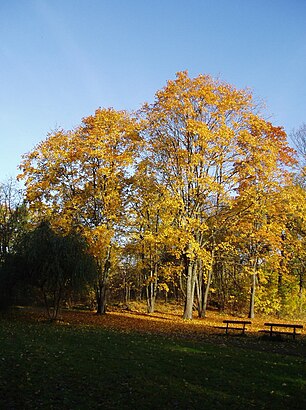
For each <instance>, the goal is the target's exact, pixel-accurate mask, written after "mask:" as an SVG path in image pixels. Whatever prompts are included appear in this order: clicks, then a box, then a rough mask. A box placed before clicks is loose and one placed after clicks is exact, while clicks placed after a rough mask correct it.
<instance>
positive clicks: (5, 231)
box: [0, 179, 27, 263]
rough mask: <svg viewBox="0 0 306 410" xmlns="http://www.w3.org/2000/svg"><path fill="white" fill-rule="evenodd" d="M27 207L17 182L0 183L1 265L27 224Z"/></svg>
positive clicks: (11, 180) (10, 180)
mask: <svg viewBox="0 0 306 410" xmlns="http://www.w3.org/2000/svg"><path fill="white" fill-rule="evenodd" d="M26 213H27V211H26V207H25V205H24V203H23V196H22V192H21V190H20V189H18V187H17V184H16V181H14V180H13V179H9V180H8V181H6V182H2V183H0V263H3V262H4V260H5V258H6V256H7V255H8V254H9V253H11V252H12V250H13V247H14V243H15V242H16V240H17V238H18V235H20V234H21V232H22V231H23V229H24V226H25V222H26Z"/></svg>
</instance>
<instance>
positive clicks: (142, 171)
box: [0, 72, 306, 319]
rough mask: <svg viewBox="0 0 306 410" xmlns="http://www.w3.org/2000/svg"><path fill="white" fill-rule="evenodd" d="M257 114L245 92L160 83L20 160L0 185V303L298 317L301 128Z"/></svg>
mask: <svg viewBox="0 0 306 410" xmlns="http://www.w3.org/2000/svg"><path fill="white" fill-rule="evenodd" d="M292 140H293V142H294V143H295V148H296V151H295V150H294V149H292V148H291V147H289V145H288V142H287V137H286V134H285V132H284V130H283V128H282V127H279V126H275V125H273V124H272V123H270V122H269V121H268V120H266V119H265V117H264V116H263V114H262V113H261V109H260V107H259V106H258V103H257V102H256V101H254V99H253V98H252V94H251V93H250V92H249V91H248V90H238V89H235V88H234V87H233V86H231V85H229V84H227V83H224V82H222V81H220V80H216V79H214V78H212V77H210V76H208V75H199V76H198V77H196V78H190V77H189V75H188V73H187V72H179V73H177V76H176V78H175V79H174V80H171V81H168V83H167V84H166V86H165V87H164V88H163V89H161V90H159V91H158V92H157V93H156V95H155V100H154V102H153V103H152V104H144V105H143V107H142V109H141V110H140V111H138V112H137V113H128V112H126V111H117V110H114V109H112V108H108V109H104V108H99V109H97V110H96V112H95V114H94V115H92V116H89V117H86V118H83V119H82V122H81V124H80V125H79V126H77V127H76V128H75V129H73V130H68V131H66V130H63V129H57V130H55V131H54V132H52V133H50V134H49V135H48V136H47V138H46V139H45V140H44V141H42V142H41V143H40V144H38V145H37V146H36V147H35V148H34V149H33V150H32V151H31V152H29V153H27V154H25V155H24V157H23V160H22V163H21V165H20V169H21V173H20V175H19V179H20V180H21V181H23V183H24V186H25V188H24V190H22V191H19V190H18V189H17V185H16V183H15V182H14V181H12V180H11V181H8V182H3V183H2V184H1V186H0V230H1V232H0V251H1V252H0V269H1V270H0V275H1V282H0V293H1V295H0V303H1V305H2V307H7V306H9V305H10V304H16V303H18V304H29V303H30V304H34V303H38V304H40V303H43V304H44V305H45V307H46V309H47V312H48V314H49V316H50V317H51V318H56V316H57V314H58V311H59V308H60V307H61V306H74V305H80V304H82V305H83V306H88V307H91V308H95V309H97V313H99V314H103V313H105V312H106V307H107V304H113V303H124V304H125V305H127V306H128V304H129V302H130V301H131V300H145V301H146V303H147V310H148V312H149V313H152V312H153V311H154V306H155V301H156V298H159V299H160V300H164V302H165V303H167V301H169V300H173V299H174V300H176V301H178V302H180V303H182V306H183V311H182V314H183V317H184V318H185V319H192V317H193V314H195V312H196V313H197V315H198V316H199V317H205V314H206V310H207V308H209V307H211V308H214V309H219V310H228V311H231V312H238V313H241V314H247V315H248V316H249V317H250V318H253V317H254V315H255V313H256V312H258V313H265V314H277V315H280V316H282V315H294V316H295V317H302V316H303V314H304V315H305V309H306V295H305V279H306V277H305V251H306V237H305V233H306V221H305V204H306V201H305V199H306V192H305V172H304V171H305V170H304V165H305V163H304V161H305V158H306V126H305V125H302V126H301V127H300V128H299V129H298V130H297V131H294V132H293V134H292Z"/></svg>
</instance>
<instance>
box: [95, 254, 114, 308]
mask: <svg viewBox="0 0 306 410" xmlns="http://www.w3.org/2000/svg"><path fill="white" fill-rule="evenodd" d="M110 255H111V246H109V248H108V251H107V255H106V259H105V262H104V266H103V270H102V272H101V277H100V278H99V281H98V285H97V288H96V299H97V315H104V314H105V313H106V294H107V285H108V277H109V272H110V267H111V263H110Z"/></svg>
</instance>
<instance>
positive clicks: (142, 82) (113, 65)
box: [0, 0, 306, 182]
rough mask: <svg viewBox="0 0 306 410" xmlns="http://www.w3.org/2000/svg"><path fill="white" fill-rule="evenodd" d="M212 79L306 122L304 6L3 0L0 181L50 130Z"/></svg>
mask: <svg viewBox="0 0 306 410" xmlns="http://www.w3.org/2000/svg"><path fill="white" fill-rule="evenodd" d="M181 70H188V71H189V74H190V75H191V76H197V75H198V74H200V73H202V74H206V73H207V74H211V75H212V76H214V77H219V78H221V79H222V80H224V81H226V82H229V83H231V84H233V85H234V86H236V87H238V88H245V87H248V88H250V89H251V90H252V91H253V92H254V94H255V96H257V97H258V98H260V99H262V100H263V101H265V103H266V106H267V113H268V115H270V116H271V118H270V119H271V121H272V122H273V123H274V124H275V125H282V126H284V127H285V130H286V131H287V132H288V133H290V131H291V130H292V129H293V128H297V127H299V126H300V125H301V124H302V123H303V122H306V0H0V86H1V87H0V124H1V129H0V182H3V181H5V180H6V179H7V178H8V177H10V176H12V177H14V176H15V175H17V173H18V171H17V167H18V164H19V163H20V160H21V156H22V154H24V153H26V152H29V151H30V150H32V149H33V147H34V146H35V145H36V144H37V143H38V142H40V141H41V140H43V139H45V138H46V136H47V133H48V132H49V131H51V130H52V129H55V128H56V127H63V128H64V129H71V128H73V127H75V126H76V125H78V124H79V123H80V122H81V119H82V118H83V117H85V116H88V115H90V114H93V113H94V111H95V109H97V108H98V107H114V108H116V109H126V110H136V109H138V108H139V107H140V106H141V104H142V103H143V102H145V101H148V102H153V100H154V94H155V92H156V91H157V90H158V89H160V88H162V87H163V86H164V85H165V84H166V81H167V80H169V79H172V78H175V73H176V72H177V71H181Z"/></svg>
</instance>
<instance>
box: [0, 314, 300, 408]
mask: <svg viewBox="0 0 306 410" xmlns="http://www.w3.org/2000/svg"><path fill="white" fill-rule="evenodd" d="M88 317H89V316H88ZM223 339H224V340H226V337H225V336H224V337H222V339H220V338H219V342H218V343H214V342H213V339H212V340H207V341H205V340H204V341H203V340H197V339H194V338H189V337H180V336H179V335H178V334H174V336H173V334H172V333H171V332H169V333H168V334H166V333H164V334H158V333H154V332H150V333H148V332H137V331H134V330H133V326H132V324H131V323H130V329H129V330H127V329H124V330H122V329H115V328H111V327H110V326H105V325H104V326H98V325H97V324H86V323H84V322H83V323H79V324H75V323H68V322H67V321H66V322H62V324H50V323H45V322H43V321H38V322H37V321H34V320H32V321H31V320H24V319H23V320H22V319H21V318H16V317H14V318H13V319H12V318H10V319H8V318H7V317H5V316H2V317H1V318H0V349H1V350H0V377H1V378H0V409H3V410H6V409H96V408H100V407H101V408H104V409H229V408H230V409H250V408H258V409H303V408H306V407H305V406H306V359H305V356H304V357H303V356H301V355H298V356H295V355H286V354H280V353H273V352H271V351H260V350H258V349H254V348H249V347H248V346H247V345H241V346H240V345H237V346H232V345H228V344H227V343H222V342H220V340H223ZM235 339H238V338H235ZM267 343H269V342H267ZM290 343H295V342H294V341H292V342H290Z"/></svg>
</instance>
